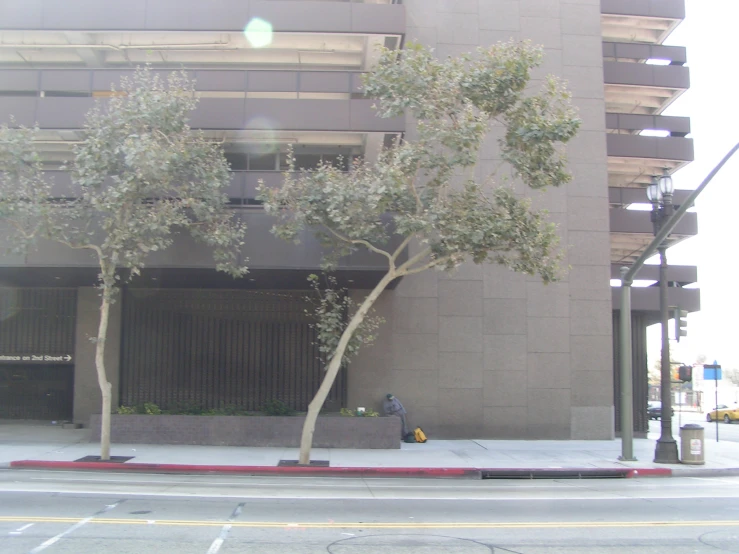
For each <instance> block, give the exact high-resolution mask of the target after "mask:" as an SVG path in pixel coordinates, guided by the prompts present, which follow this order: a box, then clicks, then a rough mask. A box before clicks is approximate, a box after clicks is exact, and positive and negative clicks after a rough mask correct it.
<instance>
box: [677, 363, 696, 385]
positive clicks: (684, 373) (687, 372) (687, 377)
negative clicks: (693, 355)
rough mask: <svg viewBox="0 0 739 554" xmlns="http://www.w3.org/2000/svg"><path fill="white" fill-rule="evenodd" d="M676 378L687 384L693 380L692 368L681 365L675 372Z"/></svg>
mask: <svg viewBox="0 0 739 554" xmlns="http://www.w3.org/2000/svg"><path fill="white" fill-rule="evenodd" d="M677 376H678V379H679V380H680V381H682V382H683V383H688V382H690V381H692V380H693V368H692V367H691V366H689V365H681V366H680V368H679V369H678V370H677Z"/></svg>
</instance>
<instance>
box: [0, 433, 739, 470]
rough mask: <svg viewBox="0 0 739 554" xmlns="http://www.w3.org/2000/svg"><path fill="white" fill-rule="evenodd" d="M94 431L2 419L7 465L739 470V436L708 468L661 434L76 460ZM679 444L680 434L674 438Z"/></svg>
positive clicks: (710, 451) (711, 445)
mask: <svg viewBox="0 0 739 554" xmlns="http://www.w3.org/2000/svg"><path fill="white" fill-rule="evenodd" d="M88 435H89V429H62V428H61V427H58V426H53V425H50V424H42V423H32V422H12V421H11V422H9V421H5V422H0V468H37V469H78V470H79V469H84V470H91V469H98V470H115V471H126V470H129V471H141V472H166V473H241V474H245V475H264V474H267V475H273V474H293V475H294V474H301V475H306V474H311V475H324V476H328V475H345V476H350V475H355V476H377V477H390V476H404V477H408V476H418V477H422V476H431V477H473V478H474V477H477V478H480V476H483V477H489V478H495V477H498V478H503V477H506V476H508V477H519V478H520V477H552V478H556V477H557V476H562V477H565V476H567V477H577V476H580V477H598V476H622V477H637V476H693V477H695V476H715V475H722V476H729V475H738V476H739V442H730V441H722V442H719V443H716V442H715V440H712V439H711V438H710V437H709V436H707V437H706V440H705V452H706V455H705V459H706V463H705V465H702V466H691V465H683V464H674V465H672V464H655V463H653V462H652V458H653V456H654V448H655V440H656V438H657V437H656V436H654V437H653V436H651V435H650V437H649V438H647V439H635V440H634V454H635V456H636V458H637V460H638V461H635V462H621V461H619V460H618V457H619V455H620V454H621V441H620V440H619V439H616V440H612V441H583V440H572V441H551V440H541V441H532V440H521V441H513V440H433V439H430V440H429V441H428V442H427V443H425V444H405V443H403V444H402V445H401V448H400V450H349V449H321V448H316V449H314V450H313V451H312V456H311V457H312V459H313V460H324V461H328V462H329V466H328V467H315V466H312V467H278V463H279V462H280V460H297V457H298V449H297V448H247V447H218V446H176V445H158V444H114V445H113V446H112V449H111V453H112V455H113V456H130V457H132V458H131V459H130V460H128V461H126V462H124V463H100V462H76V460H79V459H80V458H83V457H85V456H90V455H99V444H97V443H91V442H89V441H88ZM675 438H676V440H677V441H678V448H679V445H680V439H679V436H676V437H675Z"/></svg>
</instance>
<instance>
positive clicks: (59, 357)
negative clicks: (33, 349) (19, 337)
mask: <svg viewBox="0 0 739 554" xmlns="http://www.w3.org/2000/svg"><path fill="white" fill-rule="evenodd" d="M72 362H73V358H72V356H71V355H69V354H0V364H24V365H25V364H71V363H72Z"/></svg>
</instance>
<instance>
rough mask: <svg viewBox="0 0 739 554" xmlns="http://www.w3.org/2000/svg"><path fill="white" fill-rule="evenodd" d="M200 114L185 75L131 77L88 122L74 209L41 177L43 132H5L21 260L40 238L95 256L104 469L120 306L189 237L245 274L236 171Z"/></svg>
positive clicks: (2, 202) (0, 138)
mask: <svg viewBox="0 0 739 554" xmlns="http://www.w3.org/2000/svg"><path fill="white" fill-rule="evenodd" d="M196 104H197V98H196V96H195V88H194V83H193V82H192V81H190V80H189V79H188V78H187V76H186V75H185V74H184V73H172V74H170V75H169V76H168V77H166V78H162V77H160V76H159V75H157V74H156V73H155V72H153V71H152V70H151V69H150V68H148V67H147V68H143V69H137V70H136V72H135V73H134V75H133V76H132V77H131V78H124V79H123V80H122V81H121V86H120V88H119V89H118V90H114V91H113V93H112V95H111V97H110V99H108V100H104V101H99V102H98V103H97V104H96V105H95V107H94V108H93V109H92V110H91V111H90V112H89V113H88V114H87V118H86V123H85V125H84V128H83V130H82V133H83V136H84V138H83V140H82V141H81V143H80V144H78V145H76V146H75V148H74V153H73V158H72V160H71V161H70V163H69V167H66V168H65V169H68V170H69V171H70V174H71V181H72V185H73V189H74V191H75V192H74V198H67V197H62V196H61V195H59V194H58V193H57V192H56V189H55V187H54V184H53V183H52V182H51V181H50V180H49V179H47V176H46V175H45V174H44V171H43V161H44V160H43V156H42V154H40V153H39V152H38V150H37V149H36V144H35V142H34V138H35V137H36V135H37V133H38V129H27V128H23V127H8V126H4V127H2V128H0V171H2V173H0V225H2V226H3V227H4V229H3V231H4V234H5V239H6V243H7V244H8V246H10V248H11V250H14V251H17V252H24V251H26V250H27V249H28V248H29V247H31V246H32V245H33V243H35V242H36V241H37V240H39V239H48V240H51V241H54V242H57V243H59V244H62V245H65V246H67V247H69V248H73V249H76V250H85V251H89V252H90V253H91V254H92V259H93V260H94V261H95V262H96V263H97V264H98V266H99V270H100V272H99V275H98V279H99V281H98V288H99V290H100V296H101V302H100V321H99V326H98V332H97V336H96V337H94V338H93V339H92V340H93V341H94V343H95V369H96V371H97V380H98V384H99V386H100V392H101V395H102V411H101V429H100V440H101V445H100V446H101V449H100V458H101V459H102V460H108V459H110V415H111V410H112V407H113V406H112V398H111V384H110V381H109V380H108V377H107V374H106V370H105V343H106V338H107V336H108V320H109V314H110V306H111V304H112V303H113V302H114V300H115V297H116V295H117V293H118V291H119V287H120V285H121V284H122V283H125V282H127V281H128V280H130V279H131V278H133V277H135V276H136V275H139V274H140V272H141V270H142V269H143V267H144V265H145V262H146V260H147V257H148V256H149V255H150V254H151V253H153V252H159V251H162V250H165V249H166V248H167V247H169V246H170V245H172V243H173V242H174V240H175V237H176V236H177V235H178V234H180V233H189V234H190V235H191V236H192V237H193V238H194V239H195V240H198V241H201V242H203V243H205V244H206V245H207V246H208V247H209V248H210V249H211V250H212V252H213V257H214V263H215V267H216V269H218V270H220V271H225V272H228V273H230V274H232V275H233V276H234V277H239V276H242V275H244V274H245V273H246V268H245V267H243V266H242V262H241V261H240V253H239V248H240V246H241V245H242V244H243V237H244V234H245V230H246V228H245V226H244V225H243V223H242V222H241V221H240V220H238V219H236V218H235V217H234V214H233V212H231V211H230V210H228V209H227V204H228V198H227V197H226V195H225V194H224V191H225V189H226V187H227V186H228V185H229V182H230V177H229V167H228V163H227V161H226V159H225V156H224V154H223V150H222V148H221V147H220V145H219V144H216V143H213V142H212V141H209V140H207V139H206V138H205V137H204V135H203V134H202V133H200V132H196V131H193V130H192V129H190V127H189V125H188V123H187V122H188V116H189V114H190V112H192V110H193V109H195V106H196Z"/></svg>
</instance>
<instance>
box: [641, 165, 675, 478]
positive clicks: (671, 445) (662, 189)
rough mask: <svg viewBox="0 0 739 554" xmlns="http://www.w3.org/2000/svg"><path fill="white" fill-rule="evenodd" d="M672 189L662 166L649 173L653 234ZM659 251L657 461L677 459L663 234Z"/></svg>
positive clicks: (667, 212) (668, 211)
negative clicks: (656, 174)
mask: <svg viewBox="0 0 739 554" xmlns="http://www.w3.org/2000/svg"><path fill="white" fill-rule="evenodd" d="M673 191H674V188H673V184H672V177H670V176H669V174H668V173H667V169H665V170H664V172H663V174H662V176H661V177H659V178H658V177H652V184H651V185H649V186H648V187H647V198H648V199H649V201H650V202H651V203H652V225H653V227H654V235H655V236H656V235H657V233H659V231H660V229H661V228H662V225H663V224H664V222H665V221H667V220H668V219H669V218H670V216H671V215H672V213H673V211H674V209H675V207H674V205H673V203H672V193H673ZM657 250H658V251H659V261H660V264H659V312H660V323H661V326H662V368H661V369H662V371H661V376H660V388H661V391H660V392H661V398H662V414H661V416H660V424H661V433H660V437H659V439H658V440H657V446H656V448H655V451H654V461H655V462H656V463H661V464H677V463H680V460H679V457H678V453H677V442H676V441H675V438H674V437H673V436H672V396H671V394H672V391H671V380H672V376H671V371H670V370H671V367H670V339H669V336H668V328H667V323H668V309H667V254H666V251H667V238H666V237H665V240H664V241H662V244H660V245H659V246H658V247H657Z"/></svg>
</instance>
